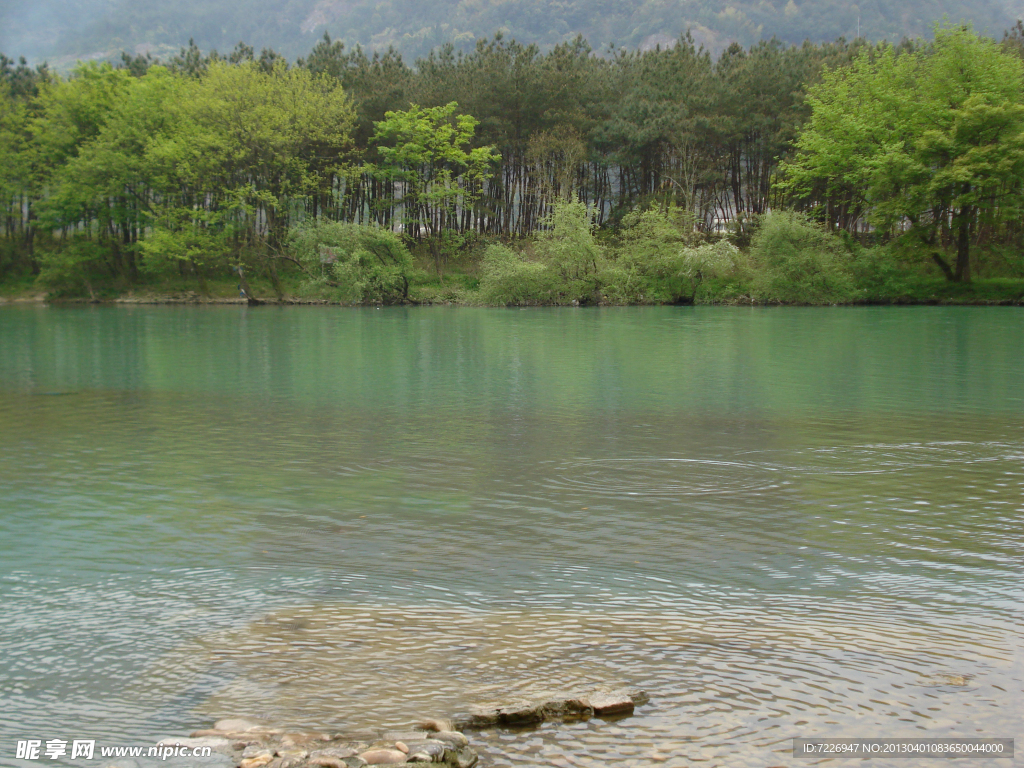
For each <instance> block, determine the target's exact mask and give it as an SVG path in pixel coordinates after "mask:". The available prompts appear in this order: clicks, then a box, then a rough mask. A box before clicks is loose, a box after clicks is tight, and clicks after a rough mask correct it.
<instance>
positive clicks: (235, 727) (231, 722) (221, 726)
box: [213, 717, 258, 732]
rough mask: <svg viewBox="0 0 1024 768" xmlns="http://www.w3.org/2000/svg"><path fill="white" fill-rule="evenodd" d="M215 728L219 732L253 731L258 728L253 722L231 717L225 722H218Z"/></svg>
mask: <svg viewBox="0 0 1024 768" xmlns="http://www.w3.org/2000/svg"><path fill="white" fill-rule="evenodd" d="M213 727H214V728H215V729H216V730H218V731H237V732H244V731H251V730H252V729H253V728H257V727H258V726H257V724H256V723H254V722H252V720H246V719H244V718H241V717H229V718H226V719H224V720H218V721H217V722H216V723H214V724H213Z"/></svg>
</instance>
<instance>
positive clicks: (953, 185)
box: [786, 27, 1024, 282]
mask: <svg viewBox="0 0 1024 768" xmlns="http://www.w3.org/2000/svg"><path fill="white" fill-rule="evenodd" d="M1022 94H1024V65H1022V63H1021V61H1020V59H1019V58H1017V57H1015V56H1013V55H1011V54H1008V53H1006V52H1005V51H1004V50H1002V49H1001V47H1000V46H999V44H997V43H996V42H994V41H992V40H988V39H985V38H981V37H979V36H978V35H976V34H975V33H974V32H973V31H972V30H970V29H968V28H960V27H958V28H946V29H938V30H937V31H936V36H935V41H934V43H933V44H932V45H931V46H929V47H927V48H924V49H921V50H917V51H911V52H908V53H903V54H901V55H897V52H896V50H894V49H893V48H892V47H889V46H887V47H884V48H883V49H882V50H881V52H880V53H878V54H877V55H872V53H871V52H869V51H864V52H862V53H861V55H860V56H859V57H858V58H857V59H856V60H855V62H854V63H853V66H852V67H849V68H846V69H835V70H832V71H830V72H828V73H827V74H826V75H825V77H824V79H823V81H822V83H821V84H820V85H818V86H816V87H814V88H812V89H811V91H810V103H811V109H812V114H811V119H810V121H809V123H808V125H807V127H806V128H805V130H804V131H803V133H802V134H801V135H800V138H799V140H798V142H797V147H798V149H799V155H798V156H797V157H796V158H795V159H794V160H793V161H792V162H791V163H789V164H788V165H787V166H786V173H787V174H788V177H789V180H788V188H789V189H790V190H792V191H794V192H795V193H796V194H798V195H803V196H814V195H815V192H816V191H817V193H818V194H819V195H820V194H821V192H820V190H821V187H822V185H824V187H825V194H824V195H821V197H822V198H828V197H829V196H832V195H843V196H847V197H850V198H855V200H856V202H855V204H856V205H861V206H863V207H864V208H865V209H866V210H867V211H868V212H869V215H870V216H871V219H872V220H873V222H874V224H875V226H876V227H877V228H879V229H881V230H883V231H886V232H892V233H894V234H896V235H898V236H900V237H902V238H905V239H910V240H912V241H913V242H916V243H920V244H923V245H924V246H925V247H926V248H927V249H928V250H929V251H930V253H931V255H932V258H933V259H934V260H935V262H936V263H937V264H938V265H939V267H940V268H941V269H942V271H943V273H944V274H945V275H946V276H947V277H948V278H949V279H950V280H954V281H963V282H969V281H970V279H971V271H972V269H971V243H972V240H973V239H974V238H975V234H976V230H977V228H978V226H979V224H980V223H981V222H982V221H992V220H996V219H1006V218H1008V217H1011V216H1015V215H1017V214H1018V213H1019V199H1020V185H1021V182H1022V181H1024V104H1022ZM818 202H819V205H821V204H823V203H824V200H823V199H819V200H818ZM943 245H949V246H951V247H952V248H953V249H954V250H955V254H956V258H955V264H953V265H952V266H951V265H950V264H949V262H948V261H947V260H946V258H944V256H943V254H942V252H941V246H943Z"/></svg>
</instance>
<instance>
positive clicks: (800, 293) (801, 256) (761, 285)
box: [750, 211, 857, 304]
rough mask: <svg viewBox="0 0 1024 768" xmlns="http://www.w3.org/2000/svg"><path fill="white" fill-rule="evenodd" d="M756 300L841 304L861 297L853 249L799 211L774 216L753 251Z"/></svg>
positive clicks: (762, 227)
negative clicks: (853, 259) (854, 279)
mask: <svg viewBox="0 0 1024 768" xmlns="http://www.w3.org/2000/svg"><path fill="white" fill-rule="evenodd" d="M750 256H751V259H752V261H753V266H754V269H755V275H754V280H753V285H752V291H753V295H754V297H755V298H756V299H758V300H759V301H764V302H779V303H783V304H837V303H844V302H849V301H853V300H854V299H855V298H856V296H857V292H856V289H855V286H854V282H853V277H852V275H851V273H850V266H851V264H850V262H851V257H850V253H849V250H848V249H847V247H846V246H845V245H844V244H843V242H842V240H840V239H839V238H838V237H836V236H835V235H832V234H831V233H829V232H827V231H826V230H825V229H824V228H823V227H821V226H819V225H818V224H815V223H814V222H812V221H811V220H810V219H808V218H807V217H806V216H804V215H802V214H799V213H795V212H793V211H776V212H773V213H769V214H767V215H766V216H764V218H763V219H762V221H761V224H760V227H759V228H758V230H757V233H756V234H755V235H754V238H753V241H752V242H751V247H750Z"/></svg>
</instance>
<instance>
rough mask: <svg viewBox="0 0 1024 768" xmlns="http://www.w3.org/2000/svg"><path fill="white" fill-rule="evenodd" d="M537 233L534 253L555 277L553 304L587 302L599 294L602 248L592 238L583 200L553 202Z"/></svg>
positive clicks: (592, 226) (591, 224)
mask: <svg viewBox="0 0 1024 768" xmlns="http://www.w3.org/2000/svg"><path fill="white" fill-rule="evenodd" d="M542 226H543V227H545V229H544V230H543V231H542V232H541V233H540V234H539V235H538V236H537V242H536V245H535V246H534V252H535V254H536V256H537V259H538V261H540V262H541V263H542V264H544V265H545V266H546V267H547V269H548V270H550V272H551V274H552V275H553V276H554V278H555V280H554V283H553V286H552V290H553V291H554V293H553V295H552V300H553V302H554V303H565V304H568V303H571V302H573V301H577V302H579V303H580V304H586V303H587V302H589V301H592V300H593V299H594V297H595V296H597V295H598V288H599V283H598V273H599V270H600V266H601V264H602V262H603V261H604V249H603V248H602V247H601V245H600V244H598V242H597V240H596V239H595V238H594V224H593V217H592V216H591V214H590V211H588V210H587V206H586V205H584V204H583V203H573V202H566V201H564V200H560V201H558V202H556V203H555V204H554V205H553V206H552V209H551V213H550V214H548V215H547V216H546V217H545V219H544V221H543V223H542Z"/></svg>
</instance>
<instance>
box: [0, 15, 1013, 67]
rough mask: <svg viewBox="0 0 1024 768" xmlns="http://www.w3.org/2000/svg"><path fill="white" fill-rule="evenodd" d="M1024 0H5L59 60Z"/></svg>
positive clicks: (884, 29) (608, 30)
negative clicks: (191, 47)
mask: <svg viewBox="0 0 1024 768" xmlns="http://www.w3.org/2000/svg"><path fill="white" fill-rule="evenodd" d="M1022 8H1024V3H1022V2H1021V0H976V2H972V3H970V4H969V5H968V4H966V3H963V2H956V1H955V0H912V1H911V2H901V3H893V2H879V0H862V1H861V3H860V4H858V3H855V2H851V1H850V0H804V2H798V0H773V1H770V0H543V1H542V0H433V1H432V2H426V1H425V0H180V2H174V3H168V2H154V0H38V2H34V3H25V2H22V1H21V0H0V51H2V52H3V53H6V54H7V55H8V56H27V57H29V58H30V59H31V60H34V61H39V60H41V59H43V58H47V59H49V60H50V61H51V62H56V63H57V64H58V65H59V64H60V63H61V61H64V62H65V63H66V62H69V61H73V60H74V59H76V58H80V57H81V58H98V57H102V56H104V55H110V54H111V53H116V52H118V51H120V50H128V51H132V52H145V51H150V52H152V53H154V54H155V55H157V56H161V55H163V56H166V55H167V54H168V53H169V52H171V51H175V50H177V48H178V47H179V46H181V45H184V44H187V42H188V40H189V38H194V39H195V41H196V43H197V45H198V46H199V47H200V48H202V49H204V50H210V49H218V50H221V51H227V50H230V49H232V48H233V47H234V46H235V44H236V43H238V42H239V41H240V40H242V41H245V42H247V43H249V44H250V45H253V46H254V47H255V48H256V49H257V50H259V49H260V48H263V47H272V48H274V49H276V50H277V51H279V52H281V53H283V54H285V55H286V56H288V57H289V58H294V57H297V56H301V55H303V54H305V53H306V52H307V51H309V49H310V47H311V46H312V45H313V44H314V43H315V42H316V40H317V39H318V38H320V37H322V36H323V34H324V32H329V33H330V34H331V36H332V37H334V38H335V39H340V40H342V41H344V42H346V43H347V44H349V45H353V44H356V43H358V44H361V45H362V46H363V47H365V48H373V49H383V48H387V47H388V46H390V45H394V46H395V47H397V48H398V49H399V50H401V51H402V53H403V54H404V55H405V56H406V58H410V59H412V58H415V57H417V56H421V55H423V54H424V53H425V52H427V51H428V50H429V49H430V48H431V47H433V46H436V45H438V44H441V43H445V42H453V43H454V44H455V45H456V46H457V47H459V48H468V47H470V46H471V45H472V42H473V40H474V39H475V38H479V37H489V36H490V35H491V34H492V33H494V32H495V31H497V30H499V29H501V30H504V31H505V32H506V35H510V36H512V37H514V38H516V39H519V40H522V41H524V42H531V43H537V44H539V45H541V46H542V47H550V46H551V45H554V44H556V43H558V42H561V41H563V40H567V39H571V38H573V37H575V36H576V35H578V34H581V35H583V36H584V37H585V38H587V40H588V41H589V42H590V44H591V45H592V46H593V47H594V48H595V49H603V48H606V47H607V46H608V45H615V46H626V47H630V48H635V47H644V48H646V47H653V46H654V45H656V44H658V43H661V44H667V43H670V42H671V41H673V40H674V39H675V38H676V37H678V35H680V34H681V33H684V32H686V30H687V29H690V30H692V33H693V36H694V38H695V40H696V41H697V42H698V43H699V44H703V45H705V46H707V47H709V48H711V49H712V50H714V51H718V50H721V49H722V48H723V47H725V46H726V45H727V44H728V43H729V42H731V41H734V40H735V41H738V42H740V43H742V44H743V45H749V44H750V43H753V42H755V41H756V40H758V39H760V38H769V37H772V36H775V37H777V38H779V39H780V40H783V41H785V42H788V43H800V42H802V41H803V40H805V39H810V40H812V41H815V42H819V41H825V40H834V39H835V38H837V37H839V36H844V37H846V38H847V39H851V38H853V37H855V36H857V34H858V30H859V31H860V33H861V34H862V35H864V36H865V37H867V38H869V39H873V40H877V39H882V38H888V39H892V40H897V39H899V38H901V37H904V36H911V37H913V36H919V35H927V34H928V33H929V32H930V30H931V25H932V24H933V22H935V21H937V20H939V19H941V18H942V17H943V16H946V17H948V18H949V19H950V20H951V21H959V20H961V19H963V20H967V21H970V22H972V23H973V24H974V26H975V28H976V29H978V30H979V31H982V32H987V33H989V34H991V35H994V36H1000V35H1001V34H1002V31H1003V30H1004V29H1006V28H1007V27H1009V26H1011V25H1012V24H1013V23H1014V21H1015V19H1016V18H1017V16H1018V14H1019V12H1020V11H1021V10H1022Z"/></svg>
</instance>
